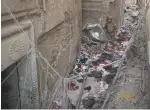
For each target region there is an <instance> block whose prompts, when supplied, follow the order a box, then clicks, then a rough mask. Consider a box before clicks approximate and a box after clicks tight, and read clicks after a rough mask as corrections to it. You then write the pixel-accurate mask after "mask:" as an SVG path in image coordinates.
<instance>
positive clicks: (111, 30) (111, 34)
mask: <svg viewBox="0 0 150 110" xmlns="http://www.w3.org/2000/svg"><path fill="white" fill-rule="evenodd" d="M104 28H105V30H106V33H107V34H106V35H107V37H108V41H110V42H111V43H112V45H113V46H114V40H115V34H116V29H117V28H116V26H115V24H114V23H113V21H112V17H110V16H109V17H107V19H106V24H105V27H104ZM107 45H108V42H107ZM106 48H107V47H106Z"/></svg>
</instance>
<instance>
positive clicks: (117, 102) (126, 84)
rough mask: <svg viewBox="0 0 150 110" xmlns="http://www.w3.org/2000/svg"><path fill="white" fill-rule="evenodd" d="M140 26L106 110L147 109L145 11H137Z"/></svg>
mask: <svg viewBox="0 0 150 110" xmlns="http://www.w3.org/2000/svg"><path fill="white" fill-rule="evenodd" d="M139 12H140V15H139V16H141V17H140V19H139V20H140V23H139V24H140V25H139V27H138V30H137V34H136V36H135V41H134V44H133V45H135V46H136V48H131V50H130V52H129V53H128V55H127V59H126V64H125V65H124V66H123V69H122V71H121V72H120V76H119V79H118V80H117V82H116V84H115V85H113V90H112V91H111V93H110V94H111V95H110V98H109V100H108V104H106V106H105V107H106V108H108V109H148V108H149V95H148V89H149V86H148V74H149V73H148V68H147V65H148V61H147V49H146V39H147V38H146V37H147V34H146V23H145V15H144V14H145V9H139Z"/></svg>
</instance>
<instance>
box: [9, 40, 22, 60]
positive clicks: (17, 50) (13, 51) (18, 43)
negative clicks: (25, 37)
mask: <svg viewBox="0 0 150 110" xmlns="http://www.w3.org/2000/svg"><path fill="white" fill-rule="evenodd" d="M8 54H9V57H10V58H11V59H12V60H18V59H19V58H20V57H22V56H23V55H24V54H25V46H24V42H23V41H22V40H20V39H19V40H14V41H12V43H11V44H10V47H9V52H8Z"/></svg>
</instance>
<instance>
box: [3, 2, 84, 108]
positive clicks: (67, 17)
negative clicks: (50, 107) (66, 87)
mask: <svg viewBox="0 0 150 110" xmlns="http://www.w3.org/2000/svg"><path fill="white" fill-rule="evenodd" d="M6 4H7V5H6ZM81 6H82V5H81V0H2V8H1V9H2V14H1V17H2V43H3V42H4V41H5V42H7V41H8V40H10V41H12V40H13V39H14V36H17V35H19V34H20V31H19V27H18V26H17V25H16V23H14V20H13V16H10V14H9V13H8V12H9V11H10V10H11V12H12V13H13V15H14V17H16V19H17V20H18V22H19V23H20V24H21V26H22V27H23V29H24V31H25V34H24V33H23V32H21V34H23V37H22V39H21V40H22V41H24V43H25V44H27V42H29V40H24V39H31V38H32V37H33V35H34V38H35V44H36V49H37V50H38V51H39V52H41V54H42V55H43V56H44V57H45V58H46V59H47V60H48V62H50V64H51V65H52V66H53V67H54V68H55V69H56V71H57V72H58V73H59V74H60V75H61V76H65V75H66V74H67V73H68V72H69V71H70V70H71V69H72V67H73V65H72V64H73V62H74V61H75V59H76V54H77V51H78V46H79V43H80V37H81V32H80V30H81V26H82V10H81ZM8 7H9V8H8ZM9 9H10V10H9ZM29 22H30V23H31V25H32V26H33V29H34V30H31V29H30V28H28V27H30V26H27V27H26V24H28V23H29ZM14 27H15V28H14ZM12 29H13V31H12ZM26 34H28V35H26ZM10 38H11V39H10ZM18 38H19V37H18ZM70 39H71V40H70ZM70 43H71V45H70ZM4 44H5V43H4ZM6 47H9V43H8V44H7V45H4V46H2V48H3V50H6V49H5V48H6ZM26 47H27V49H26V50H29V47H30V46H29V47H28V46H26ZM5 52H6V54H7V51H5ZM2 53H3V51H2ZM25 54H27V52H26V53H25ZM23 55H24V54H21V55H20V54H18V58H17V59H16V60H14V61H12V63H11V64H13V63H14V62H16V61H18V60H19V59H21V58H22V56H23ZM4 57H5V56H2V59H3V58H4ZM7 59H9V60H8V62H9V61H10V58H9V56H8V58H7ZM40 60H42V59H40ZM40 62H42V61H40ZM4 63H5V61H4ZM42 63H43V65H44V67H45V68H46V67H47V65H46V64H44V63H45V62H42ZM11 64H9V63H5V67H9V66H10V65H11ZM37 66H38V68H37V70H38V86H39V88H38V89H39V96H40V97H39V100H41V97H43V96H42V94H43V93H44V91H47V89H48V93H49V94H50V92H51V91H52V88H53V86H54V84H55V82H56V80H57V79H58V76H57V75H55V76H54V77H55V79H52V78H51V77H50V75H47V71H45V70H44V69H43V68H41V65H40V64H39V59H37ZM23 67H24V64H22V66H21V67H19V72H22V74H23V71H24V70H23ZM48 69H49V73H51V74H53V75H54V72H53V71H52V69H50V68H48ZM5 70H7V68H5ZM29 71H30V72H29V76H30V77H31V69H30V70H29ZM24 78H25V76H23V79H24ZM28 81H29V80H27V82H28ZM46 81H48V82H46ZM22 82H24V80H22V81H20V84H22ZM29 86H32V85H29ZM27 88H28V89H27V90H26V94H28V92H29V91H30V87H27ZM49 94H47V95H49ZM40 102H42V101H40ZM30 104H31V103H30V102H28V104H26V107H25V106H22V108H30V106H29V105H30ZM41 105H43V102H42V103H41ZM41 105H39V106H40V107H41Z"/></svg>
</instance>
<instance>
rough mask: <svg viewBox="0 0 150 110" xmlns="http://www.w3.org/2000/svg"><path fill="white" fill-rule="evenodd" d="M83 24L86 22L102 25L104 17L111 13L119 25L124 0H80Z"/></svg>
mask: <svg viewBox="0 0 150 110" xmlns="http://www.w3.org/2000/svg"><path fill="white" fill-rule="evenodd" d="M82 2H83V6H82V7H83V8H82V10H83V18H82V20H83V26H84V25H86V24H87V23H100V24H101V25H104V23H105V21H106V17H107V16H108V15H111V16H112V17H113V20H114V21H115V23H116V25H117V26H118V27H120V24H121V23H122V19H123V7H124V0H82Z"/></svg>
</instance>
